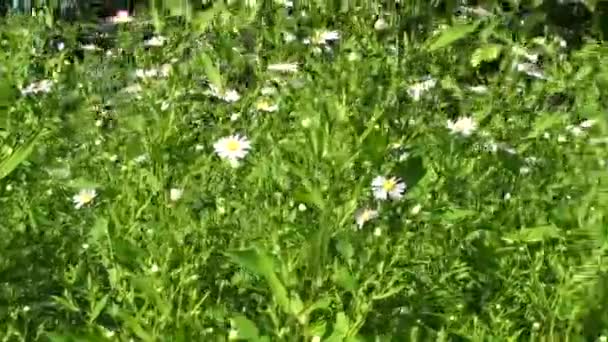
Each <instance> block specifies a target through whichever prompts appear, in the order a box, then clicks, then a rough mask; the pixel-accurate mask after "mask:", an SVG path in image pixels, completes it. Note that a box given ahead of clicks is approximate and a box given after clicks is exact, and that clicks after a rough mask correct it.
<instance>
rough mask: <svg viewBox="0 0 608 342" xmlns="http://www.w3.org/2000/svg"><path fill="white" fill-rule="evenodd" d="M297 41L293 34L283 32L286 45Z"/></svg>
mask: <svg viewBox="0 0 608 342" xmlns="http://www.w3.org/2000/svg"><path fill="white" fill-rule="evenodd" d="M294 40H296V35H295V34H293V33H291V32H283V41H284V42H285V43H291V42H293V41H294Z"/></svg>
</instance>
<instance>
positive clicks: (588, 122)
mask: <svg viewBox="0 0 608 342" xmlns="http://www.w3.org/2000/svg"><path fill="white" fill-rule="evenodd" d="M596 122H597V121H596V120H593V119H587V120H585V121H583V122H581V123H580V124H579V125H578V126H579V127H580V128H584V129H588V128H591V127H593V126H594V125H595V123H596Z"/></svg>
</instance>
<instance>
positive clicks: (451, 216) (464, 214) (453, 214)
mask: <svg viewBox="0 0 608 342" xmlns="http://www.w3.org/2000/svg"><path fill="white" fill-rule="evenodd" d="M475 215H477V212H476V211H474V210H468V209H458V208H452V209H450V210H449V211H447V212H446V213H444V214H443V215H442V217H443V218H444V219H445V220H447V221H449V222H453V221H459V220H463V219H465V218H468V217H471V216H475Z"/></svg>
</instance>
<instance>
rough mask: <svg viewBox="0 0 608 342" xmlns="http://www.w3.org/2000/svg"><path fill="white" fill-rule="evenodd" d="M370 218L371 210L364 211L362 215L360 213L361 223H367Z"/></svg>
mask: <svg viewBox="0 0 608 342" xmlns="http://www.w3.org/2000/svg"><path fill="white" fill-rule="evenodd" d="M371 216H372V212H371V210H365V211H364V212H363V213H361V221H363V222H366V221H369V219H370V217H371Z"/></svg>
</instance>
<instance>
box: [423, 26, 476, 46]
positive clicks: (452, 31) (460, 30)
mask: <svg viewBox="0 0 608 342" xmlns="http://www.w3.org/2000/svg"><path fill="white" fill-rule="evenodd" d="M477 26H479V22H476V23H474V24H458V25H455V26H452V27H450V28H448V29H446V30H444V31H443V32H441V33H440V34H439V36H438V37H436V38H431V39H430V40H432V42H429V43H427V44H428V48H427V49H428V50H429V51H435V50H438V49H441V48H444V47H446V46H449V45H450V44H452V43H454V42H456V41H457V40H460V39H462V38H465V37H466V36H468V35H469V34H471V33H473V32H474V31H475V29H477Z"/></svg>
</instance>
